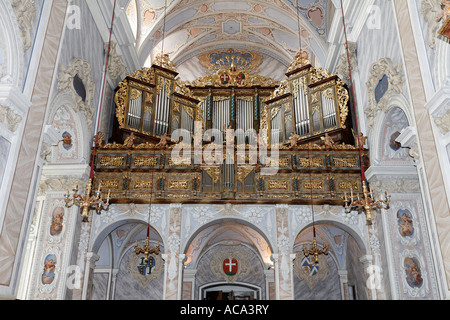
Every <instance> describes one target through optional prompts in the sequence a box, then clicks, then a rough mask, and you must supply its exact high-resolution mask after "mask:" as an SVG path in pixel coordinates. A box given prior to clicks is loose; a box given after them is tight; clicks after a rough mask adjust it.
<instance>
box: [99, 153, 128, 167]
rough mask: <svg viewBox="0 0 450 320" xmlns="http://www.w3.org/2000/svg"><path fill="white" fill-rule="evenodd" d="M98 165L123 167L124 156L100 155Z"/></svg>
mask: <svg viewBox="0 0 450 320" xmlns="http://www.w3.org/2000/svg"><path fill="white" fill-rule="evenodd" d="M98 165H99V167H123V166H124V165H125V156H103V155H102V156H100V159H99V160H98Z"/></svg>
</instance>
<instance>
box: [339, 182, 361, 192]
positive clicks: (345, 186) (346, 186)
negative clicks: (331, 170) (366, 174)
mask: <svg viewBox="0 0 450 320" xmlns="http://www.w3.org/2000/svg"><path fill="white" fill-rule="evenodd" d="M337 187H338V190H350V189H353V190H359V183H358V181H338V182H337Z"/></svg>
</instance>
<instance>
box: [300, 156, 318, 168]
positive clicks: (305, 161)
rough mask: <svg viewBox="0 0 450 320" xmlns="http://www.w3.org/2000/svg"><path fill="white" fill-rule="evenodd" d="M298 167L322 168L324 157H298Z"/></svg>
mask: <svg viewBox="0 0 450 320" xmlns="http://www.w3.org/2000/svg"><path fill="white" fill-rule="evenodd" d="M297 167H299V168H309V167H312V168H322V167H324V159H323V158H320V157H311V158H307V157H298V158H297Z"/></svg>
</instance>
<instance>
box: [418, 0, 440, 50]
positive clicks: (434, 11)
mask: <svg viewBox="0 0 450 320" xmlns="http://www.w3.org/2000/svg"><path fill="white" fill-rule="evenodd" d="M421 10H422V15H423V18H424V19H425V21H426V22H427V23H428V45H429V46H430V48H432V49H435V48H436V36H437V35H438V33H437V31H438V29H439V26H440V22H439V21H438V15H439V13H441V12H442V8H441V0H422V8H421Z"/></svg>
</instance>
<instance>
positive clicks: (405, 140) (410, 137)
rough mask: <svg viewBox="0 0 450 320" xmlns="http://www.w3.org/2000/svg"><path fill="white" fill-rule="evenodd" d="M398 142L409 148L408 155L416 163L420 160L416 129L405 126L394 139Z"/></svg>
mask: <svg viewBox="0 0 450 320" xmlns="http://www.w3.org/2000/svg"><path fill="white" fill-rule="evenodd" d="M395 141H396V142H398V143H400V145H401V146H402V148H408V149H409V156H410V157H411V158H413V159H414V162H415V163H416V164H417V163H418V162H419V161H420V159H421V158H420V150H419V145H418V142H417V130H416V128H415V127H411V126H410V127H406V128H405V129H403V130H402V132H401V134H400V135H399V136H398V138H397V139H396V140H395Z"/></svg>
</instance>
